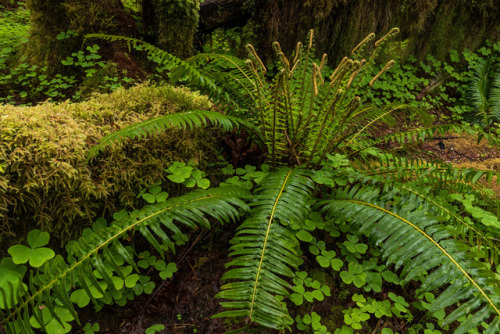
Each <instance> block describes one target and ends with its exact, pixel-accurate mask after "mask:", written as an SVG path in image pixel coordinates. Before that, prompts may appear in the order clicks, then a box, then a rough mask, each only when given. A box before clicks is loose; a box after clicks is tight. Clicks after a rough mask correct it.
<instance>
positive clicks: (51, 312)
mask: <svg viewBox="0 0 500 334" xmlns="http://www.w3.org/2000/svg"><path fill="white" fill-rule="evenodd" d="M246 196H247V191H245V190H243V189H241V188H237V187H221V188H214V189H210V190H205V191H198V192H191V193H189V194H187V195H184V196H181V197H178V198H175V199H170V200H168V201H166V202H163V203H158V204H154V205H149V206H146V207H144V208H142V209H140V210H136V211H134V212H131V213H130V214H125V215H120V217H118V219H117V220H115V221H114V222H112V223H111V224H110V225H109V226H106V225H105V224H104V225H103V224H99V225H95V226H94V228H93V229H92V230H91V229H87V230H86V231H85V232H84V233H83V236H82V237H81V238H79V239H78V240H74V241H71V242H70V243H69V244H68V245H67V247H66V250H67V252H68V257H67V262H66V261H65V260H64V259H63V258H62V257H61V256H60V255H58V256H56V257H55V258H52V259H50V260H48V262H46V263H45V264H44V266H43V267H42V268H41V269H40V270H39V271H38V272H37V273H36V275H35V276H34V277H35V279H34V280H33V281H32V282H30V289H29V291H30V292H29V294H30V296H29V297H28V296H23V295H24V294H25V293H26V292H28V291H27V290H25V289H23V288H22V287H21V285H20V286H18V287H17V288H16V290H15V291H17V292H15V293H16V296H23V297H20V298H22V304H20V305H18V307H19V309H18V311H20V310H21V309H23V308H24V307H25V306H27V305H30V304H31V305H38V306H37V307H36V308H35V309H33V310H32V313H26V312H24V311H23V312H22V316H21V317H18V315H20V314H19V313H18V311H15V310H13V311H10V310H8V309H7V315H6V317H7V318H4V320H6V321H8V322H5V323H4V324H5V327H6V330H7V331H9V332H18V331H17V330H16V328H17V329H23V330H22V331H23V332H25V333H32V332H33V330H32V329H31V326H33V327H34V328H43V329H44V330H45V331H46V332H48V333H57V332H58V331H63V332H68V331H69V329H71V326H69V325H67V324H66V322H67V321H70V320H73V319H76V318H77V314H76V310H75V307H74V305H73V304H76V305H78V306H79V307H84V306H85V305H87V304H88V302H89V301H90V300H92V301H93V302H94V303H95V304H96V305H97V306H98V307H99V308H100V307H102V306H103V305H104V304H111V303H117V304H118V305H123V304H124V303H125V302H126V300H127V299H128V298H129V297H130V293H131V292H132V290H131V289H133V288H134V289H135V287H136V286H137V285H136V283H137V281H139V280H140V276H139V274H137V273H134V274H132V271H133V269H135V270H136V271H138V266H137V265H138V263H137V262H136V261H135V260H134V253H133V251H132V249H131V247H130V246H126V245H124V244H123V242H124V241H126V239H127V237H128V235H129V233H131V232H132V231H133V230H137V231H138V232H139V233H140V234H141V235H142V236H143V237H144V238H145V239H146V240H147V241H148V242H149V243H151V245H153V246H154V248H155V249H156V251H157V252H158V253H159V254H160V255H161V256H162V257H163V256H164V255H163V254H164V251H165V250H171V251H174V252H175V241H173V239H172V236H173V235H174V234H178V233H180V226H179V225H185V226H188V227H190V228H195V227H196V226H198V225H200V226H205V227H209V226H210V222H209V220H208V219H207V218H206V217H208V216H210V217H212V218H214V219H216V220H219V221H220V222H229V221H230V220H234V219H236V218H237V217H238V216H239V215H240V212H239V211H238V210H237V209H236V208H235V207H238V208H241V209H243V211H241V212H244V210H246V209H247V205H246V204H245V203H244V202H243V201H241V199H240V198H242V197H243V198H244V197H246ZM14 247H15V246H14ZM144 255H145V254H143V258H144ZM6 260H8V259H5V260H4V261H6ZM148 262H149V259H148ZM2 264H3V263H2ZM7 265H8V262H7ZM155 267H158V268H159V269H160V270H161V269H164V271H165V272H166V273H165V274H164V275H165V277H168V276H169V275H171V273H173V272H174V271H175V266H172V265H167V266H166V267H165V268H163V266H162V263H159V262H156V264H155ZM16 272H18V271H16ZM162 276H163V275H162ZM8 279H13V278H12V276H10V278H8ZM4 281H5V279H4V277H3V276H2V281H1V282H2V283H4ZM18 282H19V281H18ZM68 286H72V287H74V289H73V291H72V292H71V295H70V292H68V290H67V289H66V288H65V287H68ZM40 288H41V290H39V292H35V290H36V289H40ZM13 289H14V286H13V284H9V285H8V287H7V288H6V289H5V290H1V291H3V293H2V296H5V291H7V292H8V293H14V290H13ZM49 291H51V292H52V294H54V296H56V299H57V303H56V304H55V305H54V304H52V303H53V302H54V300H52V298H50V294H47V293H48V292H49ZM132 296H133V293H132ZM25 297H27V298H25ZM47 297H48V298H47ZM11 300H12V302H14V303H15V302H16V301H15V300H14V299H11ZM18 300H19V299H18ZM42 305H45V306H46V307H39V306H42ZM2 317H3V314H2ZM14 318H16V320H15V322H10V319H14Z"/></svg>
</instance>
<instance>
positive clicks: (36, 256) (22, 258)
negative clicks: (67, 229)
mask: <svg viewBox="0 0 500 334" xmlns="http://www.w3.org/2000/svg"><path fill="white" fill-rule="evenodd" d="M49 239H50V235H49V234H48V233H47V232H41V231H40V230H31V231H30V232H29V233H28V244H29V246H30V247H26V246H23V245H15V246H12V247H10V248H9V250H8V252H9V254H10V256H12V261H13V262H14V263H15V264H23V263H26V262H28V261H29V264H30V266H32V267H35V268H38V267H40V266H42V265H43V264H44V263H45V262H47V261H48V260H50V259H51V258H53V257H54V256H55V255H56V254H55V253H54V251H53V250H52V249H50V248H47V247H42V246H45V245H47V244H48V243H49Z"/></svg>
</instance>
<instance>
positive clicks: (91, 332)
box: [83, 322, 101, 334]
mask: <svg viewBox="0 0 500 334" xmlns="http://www.w3.org/2000/svg"><path fill="white" fill-rule="evenodd" d="M100 330H101V327H100V326H99V324H98V323H94V324H91V323H90V322H88V323H86V324H85V326H83V331H84V333H85V334H95V333H97V332H99V331H100Z"/></svg>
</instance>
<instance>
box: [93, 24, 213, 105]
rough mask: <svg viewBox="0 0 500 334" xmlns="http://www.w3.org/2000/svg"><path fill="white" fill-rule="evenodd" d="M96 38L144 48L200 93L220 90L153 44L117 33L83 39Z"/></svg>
mask: <svg viewBox="0 0 500 334" xmlns="http://www.w3.org/2000/svg"><path fill="white" fill-rule="evenodd" d="M89 38H98V39H102V40H105V41H110V42H115V41H121V42H125V43H127V46H128V48H129V49H130V48H131V47H134V48H136V49H137V48H138V47H139V46H140V47H139V49H140V50H145V51H146V52H147V53H148V55H150V56H151V57H152V58H153V60H154V61H156V62H157V63H160V64H162V65H164V66H167V67H168V68H169V69H171V70H175V76H176V77H181V78H186V81H187V85H188V86H190V87H195V88H196V89H198V90H200V91H201V92H202V93H204V94H207V95H209V96H210V97H214V96H215V97H219V96H220V95H221V94H222V92H221V91H220V89H219V88H218V87H217V84H216V83H215V82H213V81H212V80H210V78H208V77H206V76H204V75H203V74H202V73H200V71H198V69H196V68H195V67H193V66H192V65H191V64H189V63H188V62H186V61H184V60H181V59H179V58H177V57H175V56H174V55H172V54H170V53H168V52H167V51H164V50H162V49H159V48H157V47H156V46H154V45H151V44H149V43H146V42H144V41H141V40H139V39H135V38H132V37H126V36H118V35H106V34H87V35H85V39H89Z"/></svg>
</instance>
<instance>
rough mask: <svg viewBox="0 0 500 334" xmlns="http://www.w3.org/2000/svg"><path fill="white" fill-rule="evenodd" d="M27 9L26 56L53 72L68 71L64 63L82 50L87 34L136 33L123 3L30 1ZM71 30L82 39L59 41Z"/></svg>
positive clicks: (105, 0) (102, 1) (105, 1)
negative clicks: (60, 37)
mask: <svg viewBox="0 0 500 334" xmlns="http://www.w3.org/2000/svg"><path fill="white" fill-rule="evenodd" d="M26 6H27V8H28V9H29V10H30V12H31V18H30V37H29V41H28V43H27V44H26V47H25V50H24V55H25V56H26V58H27V59H29V61H30V62H32V63H34V64H36V65H38V66H40V67H44V66H47V67H49V69H50V70H51V71H56V70H60V72H61V73H64V70H66V71H67V70H68V69H67V68H63V67H62V65H61V60H62V59H65V58H66V57H67V56H69V55H71V53H72V52H75V51H76V50H79V49H80V47H81V45H82V42H83V37H82V36H83V35H85V34H89V33H107V34H127V35H129V36H133V35H134V34H135V24H134V21H133V19H132V18H131V17H130V16H129V14H127V12H126V10H125V8H124V7H123V5H122V3H121V2H120V1H108V0H97V1H79V0H66V1H60V0H46V1H38V0H27V1H26ZM82 13H84V14H82ZM68 30H72V31H74V32H76V33H77V34H79V36H77V37H73V38H70V39H58V38H57V36H58V35H59V34H60V33H61V32H66V31H68Z"/></svg>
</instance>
